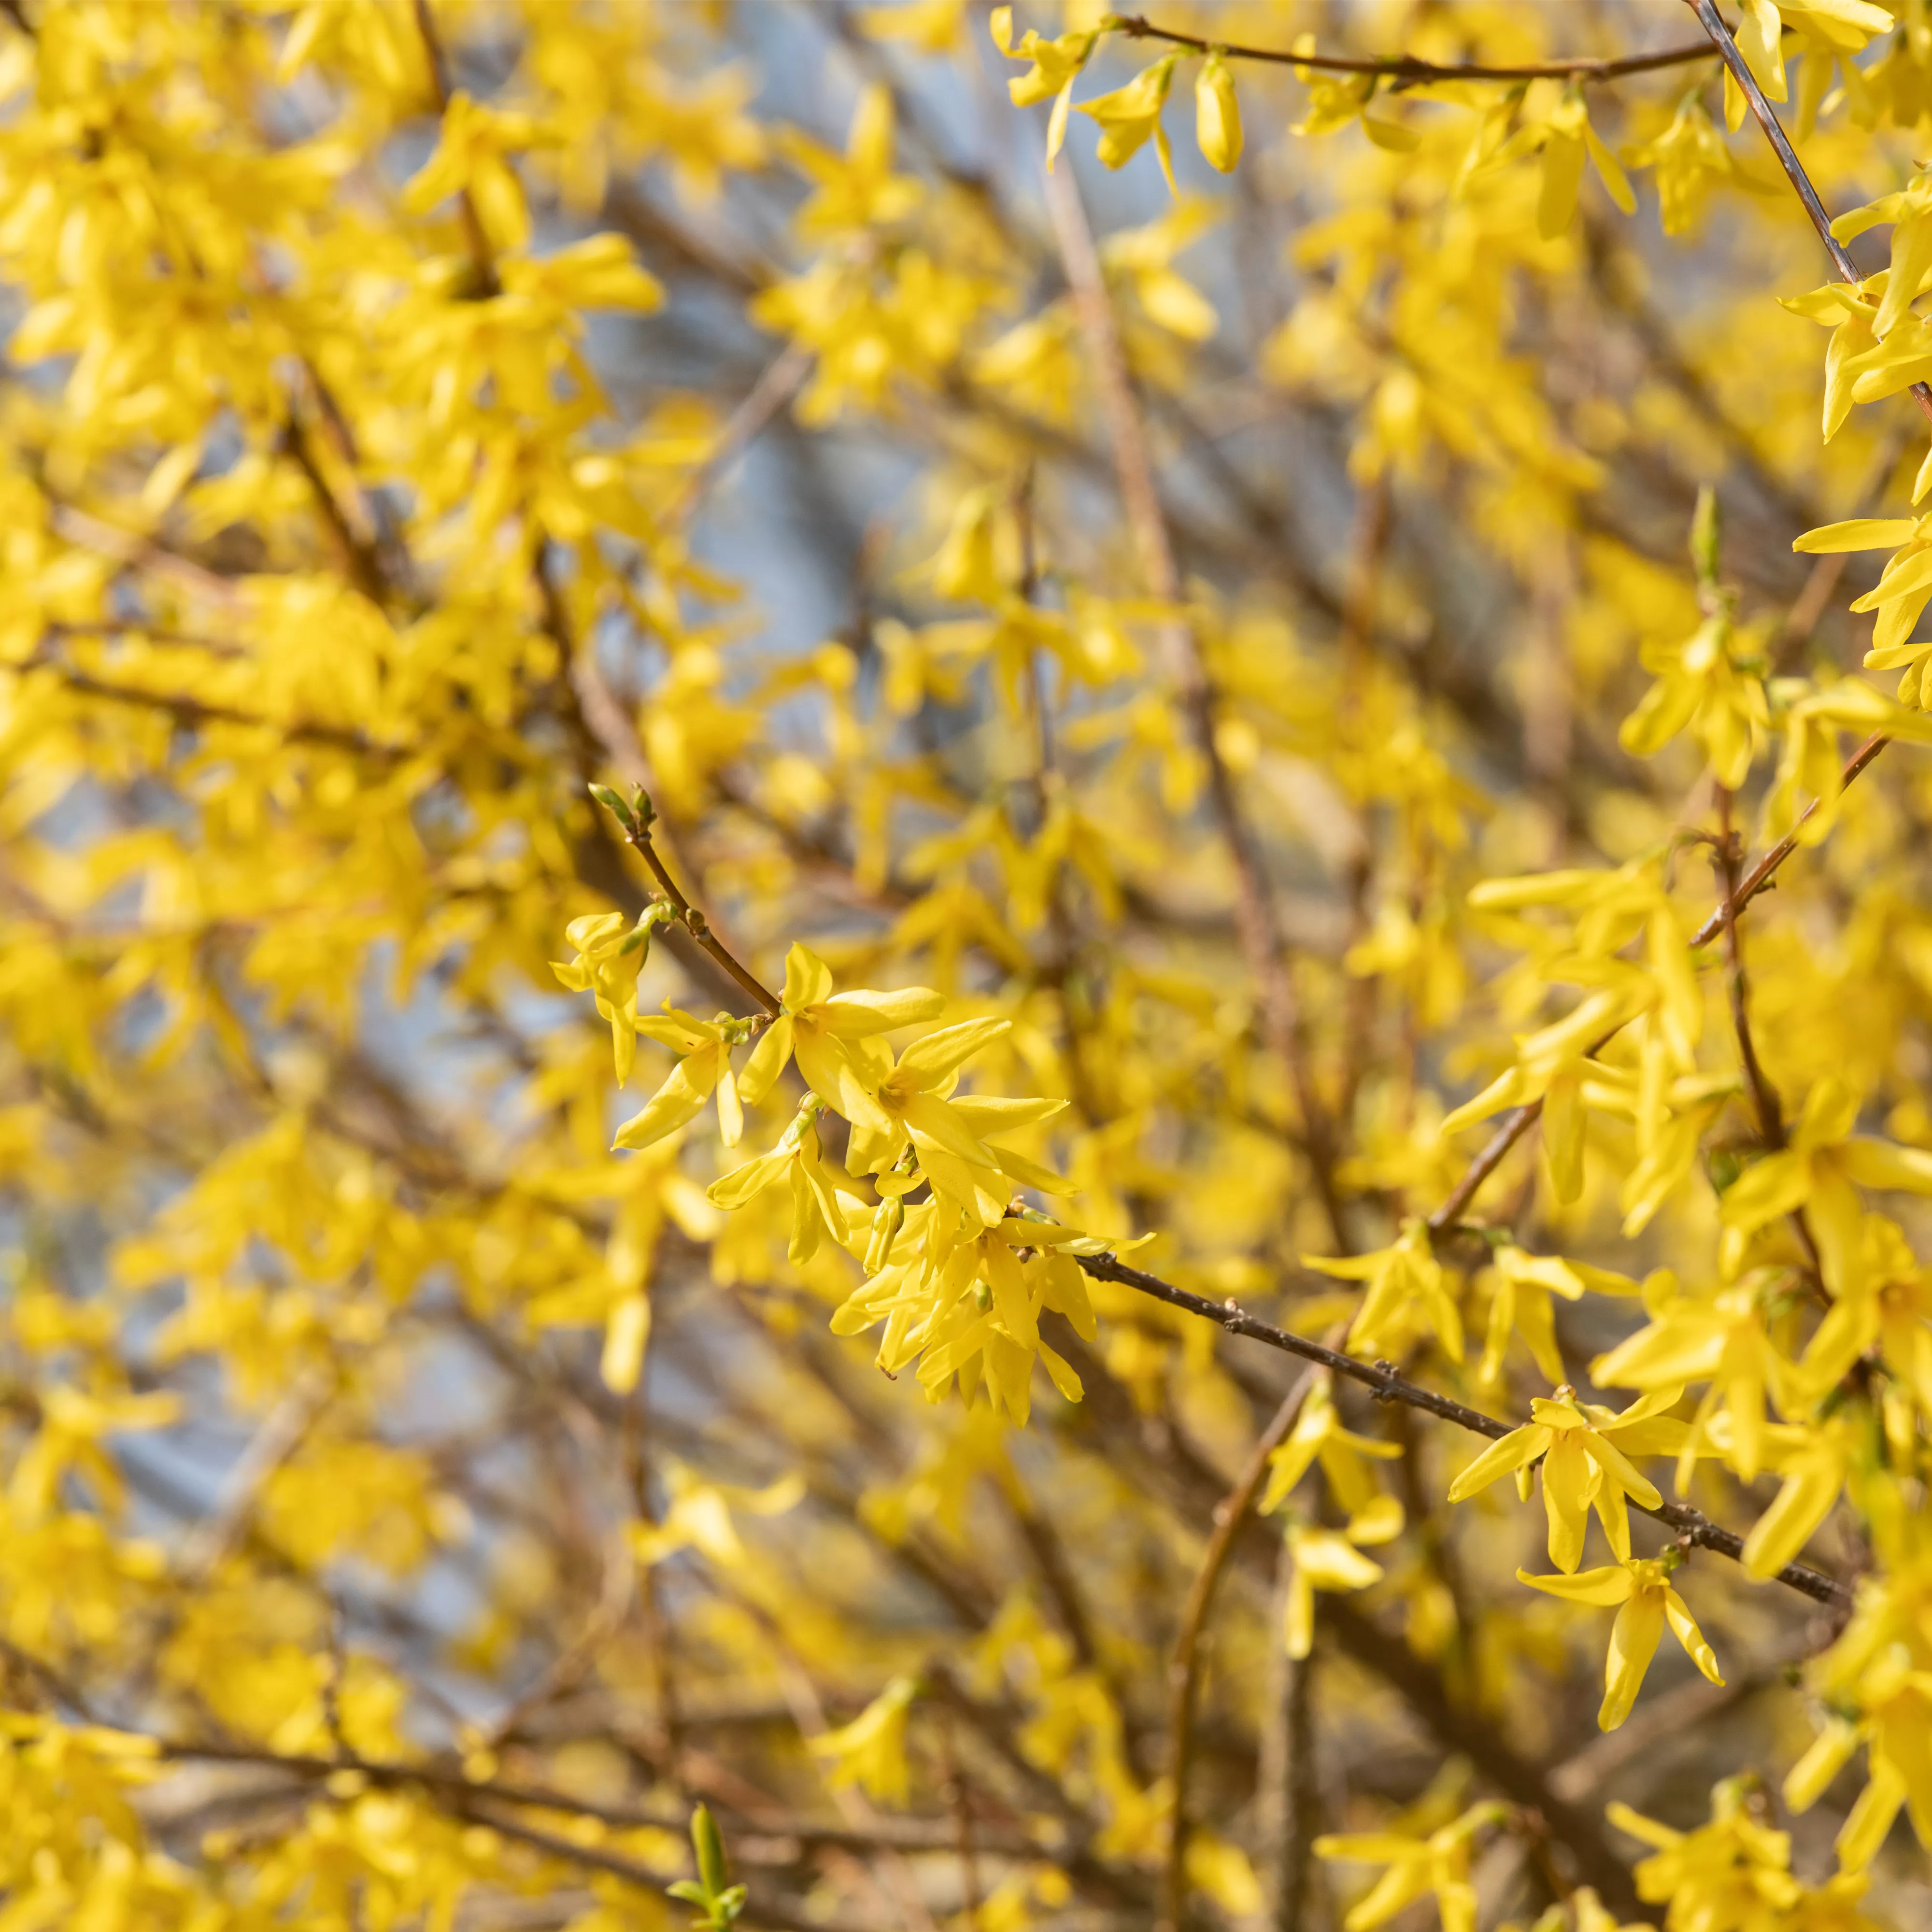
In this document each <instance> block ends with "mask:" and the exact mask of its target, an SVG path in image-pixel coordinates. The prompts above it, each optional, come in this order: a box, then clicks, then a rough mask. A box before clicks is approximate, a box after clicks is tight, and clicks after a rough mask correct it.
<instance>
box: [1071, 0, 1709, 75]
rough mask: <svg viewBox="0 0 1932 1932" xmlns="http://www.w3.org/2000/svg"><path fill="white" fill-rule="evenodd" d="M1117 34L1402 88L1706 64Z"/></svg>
mask: <svg viewBox="0 0 1932 1932" xmlns="http://www.w3.org/2000/svg"><path fill="white" fill-rule="evenodd" d="M1109 25H1110V26H1112V28H1113V29H1114V30H1115V32H1117V33H1121V34H1125V35H1126V36H1127V37H1128V38H1129V39H1130V40H1165V41H1166V42H1167V43H1168V44H1169V46H1177V47H1191V48H1193V49H1194V50H1195V51H1196V52H1197V53H1204V54H1205V53H1206V52H1208V51H1210V49H1212V50H1213V51H1214V52H1217V53H1219V54H1220V55H1223V57H1224V58H1227V59H1229V60H1250V61H1267V62H1271V63H1272V64H1273V65H1276V66H1277V67H1309V68H1318V69H1319V70H1320V71H1322V72H1324V73H1328V74H1385V75H1386V76H1387V77H1388V78H1389V79H1390V80H1394V81H1397V82H1398V83H1400V84H1401V85H1403V86H1406V87H1412V86H1418V85H1426V84H1427V83H1429V82H1431V81H1439V80H1440V81H1451V80H1546V79H1547V80H1575V81H1581V82H1583V83H1591V82H1595V81H1604V80H1618V79H1619V78H1621V77H1622V76H1623V75H1625V74H1652V73H1655V71H1657V70H1658V69H1659V68H1668V67H1686V66H1688V65H1690V64H1691V62H1694V61H1700V60H1709V58H1710V57H1711V55H1710V49H1709V48H1708V47H1706V46H1703V45H1702V44H1699V45H1697V46H1682V47H1666V48H1664V49H1662V51H1661V52H1658V53H1654V54H1622V55H1618V56H1616V58H1604V59H1593V58H1590V57H1589V56H1587V55H1585V56H1581V57H1580V58H1576V59H1573V60H1560V61H1544V62H1540V63H1535V64H1532V65H1524V66H1519V67H1496V66H1490V65H1485V64H1484V63H1483V62H1474V61H1472V62H1460V61H1458V62H1448V63H1445V62H1438V61H1427V60H1421V59H1419V58H1417V57H1416V56H1415V55H1413V54H1383V55H1372V56H1368V57H1361V56H1356V55H1348V54H1316V53H1307V54H1300V53H1295V52H1292V50H1290V49H1286V48H1282V47H1250V46H1241V44H1239V43H1235V42H1229V41H1226V40H1202V38H1201V37H1199V35H1197V34H1181V33H1176V32H1175V31H1173V30H1172V28H1167V27H1157V26H1155V25H1154V23H1152V22H1151V20H1147V19H1146V18H1145V17H1143V16H1142V15H1141V14H1139V13H1117V14H1115V15H1114V16H1113V17H1112V20H1110V21H1109Z"/></svg>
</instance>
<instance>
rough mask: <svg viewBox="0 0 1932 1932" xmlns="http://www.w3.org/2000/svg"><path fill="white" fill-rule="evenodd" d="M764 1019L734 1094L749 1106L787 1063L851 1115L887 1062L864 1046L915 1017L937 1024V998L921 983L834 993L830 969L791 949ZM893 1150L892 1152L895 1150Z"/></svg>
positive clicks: (940, 1006) (940, 1007) (940, 1001)
mask: <svg viewBox="0 0 1932 1932" xmlns="http://www.w3.org/2000/svg"><path fill="white" fill-rule="evenodd" d="M945 1007H946V1001H945V999H944V997H943V996H942V995H940V994H938V993H935V992H932V990H931V989H929V988H927V987H925V986H907V987H903V988H901V989H900V990H899V991H898V992H894V993H863V992H860V993H835V992H832V969H831V968H830V967H829V966H828V965H826V963H825V962H824V961H823V960H822V959H820V958H819V956H817V954H816V953H814V952H812V951H811V950H809V948H808V947H803V946H796V945H795V946H793V947H792V949H791V950H790V952H789V953H787V955H786V956H785V978H784V993H783V995H781V1006H780V1008H779V1011H778V1017H777V1019H775V1020H773V1021H772V1023H771V1025H769V1026H768V1027H767V1028H766V1029H765V1031H764V1033H763V1035H762V1036H761V1037H760V1039H759V1040H758V1043H757V1046H754V1047H753V1048H752V1049H751V1053H750V1055H749V1056H748V1058H747V1059H746V1061H745V1071H744V1073H743V1075H742V1076H741V1078H740V1079H739V1091H741V1092H742V1094H743V1095H744V1097H745V1099H746V1100H748V1102H750V1103H751V1105H752V1106H757V1104H758V1103H760V1101H761V1100H763V1099H764V1097H765V1096H766V1094H769V1092H770V1091H771V1090H772V1085H773V1084H774V1083H775V1082H776V1080H777V1079H778V1076H779V1075H780V1074H781V1073H783V1072H784V1068H785V1063H786V1061H788V1060H796V1061H797V1062H798V1070H799V1073H800V1074H802V1076H804V1079H805V1085H807V1086H808V1087H809V1088H811V1091H813V1092H814V1094H817V1096H818V1097H819V1098H820V1100H823V1102H824V1103H825V1104H826V1106H828V1107H829V1108H831V1109H832V1110H833V1112H835V1113H839V1114H842V1115H845V1117H846V1118H847V1119H850V1118H853V1114H852V1109H853V1108H854V1107H857V1108H861V1109H863V1108H864V1107H865V1095H866V1094H867V1092H868V1090H869V1089H870V1088H871V1087H872V1086H873V1085H875V1084H876V1082H877V1079H878V1078H879V1077H880V1075H881V1074H882V1073H883V1070H884V1069H885V1067H886V1066H888V1065H889V1060H887V1059H886V1058H883V1049H875V1048H873V1047H871V1046H868V1045H867V1044H865V1043H868V1042H870V1041H871V1040H875V1039H876V1038H877V1037H878V1036H879V1035H880V1034H886V1033H892V1032H894V1031H896V1030H897V1029H898V1028H900V1027H903V1026H913V1025H916V1024H917V1023H918V1022H920V1021H921V1020H930V1019H938V1017H939V1016H940V1014H941V1013H943V1012H944V1010H945ZM895 1151H896V1150H895Z"/></svg>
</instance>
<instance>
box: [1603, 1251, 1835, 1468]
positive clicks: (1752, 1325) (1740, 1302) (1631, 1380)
mask: <svg viewBox="0 0 1932 1932" xmlns="http://www.w3.org/2000/svg"><path fill="white" fill-rule="evenodd" d="M1766 1286H1767V1285H1766V1283H1765V1282H1764V1281H1763V1280H1761V1279H1759V1278H1757V1277H1750V1278H1747V1279H1746V1280H1744V1281H1742V1282H1740V1283H1736V1284H1735V1285H1734V1286H1727V1287H1724V1288H1721V1289H1718V1290H1717V1291H1716V1292H1714V1293H1712V1294H1710V1295H1682V1294H1678V1293H1675V1292H1670V1293H1667V1294H1666V1295H1664V1296H1662V1297H1661V1298H1660V1299H1659V1300H1658V1303H1657V1304H1656V1305H1655V1307H1653V1308H1652V1310H1651V1319H1650V1321H1649V1323H1648V1324H1647V1325H1646V1326H1645V1327H1643V1328H1640V1329H1639V1330H1638V1331H1637V1333H1636V1334H1634V1335H1632V1336H1631V1337H1629V1338H1628V1340H1625V1341H1623V1342H1621V1343H1619V1344H1618V1345H1617V1346H1616V1348H1614V1349H1610V1351H1609V1352H1607V1354H1604V1355H1599V1356H1598V1358H1597V1359H1596V1360H1595V1361H1593V1362H1592V1364H1590V1379H1591V1380H1592V1382H1595V1383H1596V1384H1597V1385H1598V1387H1600V1388H1634V1389H1643V1390H1646V1391H1649V1393H1651V1394H1662V1393H1663V1392H1664V1391H1670V1393H1671V1394H1672V1397H1673V1400H1675V1398H1676V1394H1678V1393H1679V1392H1681V1391H1682V1390H1683V1389H1684V1388H1685V1386H1686V1385H1688V1384H1689V1383H1691V1382H1709V1385H1710V1386H1709V1388H1707V1389H1706V1391H1705V1392H1704V1394H1703V1397H1702V1399H1701V1400H1700V1401H1699V1403H1698V1405H1697V1410H1696V1412H1694V1415H1692V1417H1691V1424H1690V1429H1689V1432H1688V1434H1687V1436H1685V1439H1684V1442H1683V1444H1682V1447H1681V1448H1680V1449H1679V1452H1678V1454H1679V1461H1678V1469H1677V1486H1678V1487H1679V1490H1682V1488H1683V1487H1684V1486H1685V1484H1686V1483H1687V1482H1688V1480H1689V1476H1690V1471H1691V1466H1692V1464H1693V1463H1694V1461H1695V1460H1696V1458H1697V1456H1698V1455H1699V1454H1701V1453H1703V1449H1702V1445H1703V1443H1704V1442H1705V1441H1706V1439H1707V1435H1708V1431H1709V1426H1710V1423H1711V1420H1712V1417H1713V1416H1714V1415H1715V1414H1716V1413H1717V1412H1718V1406H1719V1404H1720V1403H1722V1404H1723V1405H1724V1409H1725V1412H1726V1414H1727V1417H1728V1419H1729V1425H1730V1433H1729V1434H1728V1436H1727V1439H1726V1442H1725V1450H1726V1458H1727V1461H1728V1462H1729V1463H1730V1466H1731V1467H1732V1468H1733V1469H1735V1470H1736V1472H1737V1473H1738V1475H1739V1476H1740V1477H1742V1478H1743V1479H1744V1481H1746V1482H1750V1481H1753V1480H1754V1478H1756V1476H1757V1472H1758V1471H1759V1470H1760V1469H1761V1468H1762V1467H1763V1463H1764V1456H1765V1444H1766V1433H1765V1431H1766V1421H1765V1410H1764V1405H1765V1400H1766V1397H1767V1395H1769V1397H1770V1399H1771V1400H1772V1401H1773V1402H1775V1403H1776V1404H1777V1405H1778V1408H1779V1409H1781V1410H1784V1411H1786V1412H1789V1411H1790V1409H1792V1407H1793V1406H1794V1405H1795V1403H1796V1402H1797V1401H1798V1400H1799V1396H1798V1394H1797V1392H1796V1391H1797V1388H1798V1385H1797V1380H1796V1369H1795V1367H1793V1364H1792V1363H1791V1362H1790V1361H1789V1360H1788V1359H1787V1358H1786V1357H1785V1356H1784V1355H1782V1354H1781V1353H1780V1352H1779V1351H1778V1349H1777V1347H1776V1346H1775V1345H1774V1343H1772V1338H1771V1334H1770V1331H1769V1328H1768V1327H1767V1325H1766V1313H1765V1298H1766Z"/></svg>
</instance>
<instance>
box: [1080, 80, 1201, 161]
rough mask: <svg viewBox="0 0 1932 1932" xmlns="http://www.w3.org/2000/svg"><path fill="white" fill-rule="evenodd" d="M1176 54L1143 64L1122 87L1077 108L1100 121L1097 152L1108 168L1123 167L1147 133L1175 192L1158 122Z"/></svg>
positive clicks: (1163, 133)
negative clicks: (1146, 66) (1152, 62)
mask: <svg viewBox="0 0 1932 1932" xmlns="http://www.w3.org/2000/svg"><path fill="white" fill-rule="evenodd" d="M1179 58H1181V56H1180V55H1178V54H1169V55H1167V56H1166V58H1164V59H1162V60H1157V61H1156V62H1154V65H1153V66H1152V67H1150V68H1142V70H1141V71H1140V72H1139V74H1136V75H1135V77H1133V80H1130V81H1129V82H1128V83H1127V86H1125V87H1117V88H1116V89H1115V90H1114V91H1113V92H1112V94H1103V95H1100V96H1099V97H1098V98H1097V99H1095V100H1092V101H1082V102H1081V104H1080V111H1081V113H1083V114H1089V115H1092V116H1093V118H1094V119H1095V120H1096V121H1098V122H1099V123H1100V148H1099V150H1098V151H1099V154H1100V159H1101V160H1102V161H1103V163H1105V164H1106V166H1108V167H1110V168H1124V167H1125V166H1127V163H1128V162H1130V160H1133V157H1135V155H1136V154H1139V152H1140V151H1141V149H1142V148H1143V147H1145V145H1147V142H1148V137H1149V136H1152V138H1153V140H1154V151H1155V152H1156V153H1157V154H1159V155H1160V168H1161V172H1162V173H1163V174H1164V175H1166V177H1167V185H1168V187H1169V190H1170V191H1171V192H1172V193H1175V194H1177V195H1178V193H1180V191H1181V190H1179V189H1178V188H1177V187H1175V185H1174V156H1173V153H1172V150H1171V149H1170V148H1169V146H1168V144H1167V130H1166V129H1165V128H1164V127H1162V125H1161V124H1160V112H1161V110H1162V108H1163V107H1165V106H1166V104H1167V90H1168V87H1169V84H1170V83H1172V80H1173V79H1174V64H1175V62H1176V61H1177V60H1178V59H1179Z"/></svg>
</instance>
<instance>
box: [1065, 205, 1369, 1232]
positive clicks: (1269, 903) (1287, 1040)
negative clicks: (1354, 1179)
mask: <svg viewBox="0 0 1932 1932" xmlns="http://www.w3.org/2000/svg"><path fill="white" fill-rule="evenodd" d="M1046 199H1047V205H1048V208H1049V211H1051V213H1052V217H1053V226H1054V233H1055V236H1056V238H1057V239H1058V243H1059V247H1060V258H1061V265H1062V266H1063V267H1064V269H1065V271H1066V275H1067V286H1068V287H1069V288H1070V290H1072V292H1073V302H1074V308H1075V311H1076V314H1077V315H1078V317H1079V323H1080V328H1081V332H1082V335H1084V336H1085V338H1086V343H1087V350H1088V358H1089V361H1090V363H1091V372H1092V374H1093V377H1094V386H1095V389H1096V390H1097V393H1098V395H1099V398H1100V410H1101V413H1102V415H1103V417H1104V418H1105V419H1106V428H1107V436H1108V440H1109V443H1111V444H1112V449H1113V454H1114V468H1115V475H1116V478H1118V484H1119V487H1120V492H1121V505H1122V507H1123V508H1124V509H1125V510H1126V511H1127V524H1128V527H1129V529H1130V532H1131V533H1132V535H1133V542H1134V547H1135V550H1136V552H1137V553H1138V555H1139V563H1140V569H1141V575H1142V579H1143V580H1144V581H1145V584H1146V587H1147V590H1148V595H1150V596H1151V597H1153V598H1155V599H1156V600H1157V601H1159V602H1160V603H1163V604H1169V605H1171V606H1176V607H1178V605H1179V604H1181V598H1182V586H1181V572H1180V570H1179V568H1178V566H1177V565H1176V564H1175V556H1174V547H1173V544H1172V542H1171V541H1170V540H1169V534H1168V529H1167V520H1166V516H1165V514H1163V511H1162V508H1161V503H1160V492H1159V490H1158V489H1157V487H1156V484H1155V482H1154V460H1153V456H1152V453H1151V451H1150V450H1149V449H1148V438H1147V428H1146V425H1145V422H1143V421H1142V416H1141V413H1140V409H1139V404H1137V402H1136V400H1135V396H1134V389H1133V377H1132V376H1131V375H1130V373H1129V371H1128V368H1127V353H1126V351H1125V350H1124V348H1123V347H1122V345H1121V334H1120V329H1119V326H1118V323H1117V322H1116V320H1115V314H1114V307H1113V302H1112V298H1111V296H1109V293H1108V292H1107V284H1106V277H1105V275H1104V274H1103V271H1102V269H1101V266H1100V251H1099V250H1098V249H1097V248H1096V247H1095V245H1094V231H1093V229H1091V226H1089V225H1088V220H1087V213H1086V210H1085V208H1084V207H1083V206H1082V204H1081V200H1080V190H1079V188H1078V187H1076V185H1075V183H1074V179H1073V170H1072V169H1070V168H1062V169H1058V170H1057V171H1056V172H1054V173H1052V174H1051V175H1049V176H1048V177H1047V195H1046ZM1161 638H1162V643H1163V651H1164V652H1165V655H1166V657H1167V659H1168V664H1169V676H1171V677H1172V679H1173V681H1174V685H1175V690H1176V691H1177V692H1178V694H1179V696H1180V699H1181V707H1182V709H1183V710H1184V712H1185V714H1186V715H1187V721H1188V724H1189V727H1190V732H1191V734H1192V736H1193V740H1194V745H1195V748H1196V751H1197V752H1198V753H1199V755H1200V757H1201V760H1202V764H1203V765H1204V766H1205V768H1206V770H1207V773H1208V799H1209V802H1210V805H1211V809H1212V811H1213V813H1214V820H1215V823H1216V826H1217V829H1219V831H1220V835H1221V838H1222V841H1223V844H1225V845H1226V847H1227V850H1228V856H1229V860H1230V861H1231V862H1232V865H1233V866H1234V869H1235V927H1236V930H1237V932H1238V935H1239V936H1240V939H1241V950H1242V953H1243V954H1244V956H1245V957H1246V959H1247V967H1248V971H1249V972H1250V974H1251V975H1252V976H1253V980H1254V982H1255V987H1256V996H1257V998H1258V1001H1259V1005H1260V1008H1261V1021H1262V1037H1263V1038H1264V1039H1265V1040H1266V1041H1267V1043H1268V1049H1269V1051H1270V1052H1271V1053H1273V1054H1274V1055H1277V1057H1278V1058H1280V1061H1281V1063H1282V1064H1283V1067H1284V1068H1285V1069H1286V1071H1287V1073H1288V1076H1289V1079H1290V1081H1291V1082H1292V1085H1293V1086H1294V1088H1295V1100H1296V1103H1297V1105H1298V1107H1299V1109H1300V1110H1301V1118H1302V1125H1303V1132H1304V1136H1305V1137H1306V1142H1307V1158H1308V1165H1309V1169H1310V1175H1311V1176H1312V1178H1313V1181H1314V1183H1315V1187H1316V1193H1318V1194H1319V1196H1320V1197H1321V1200H1322V1208H1323V1211H1324V1212H1325V1214H1326V1215H1327V1217H1328V1223H1329V1226H1330V1229H1331V1232H1332V1233H1333V1234H1334V1238H1335V1241H1336V1244H1337V1246H1338V1247H1343V1248H1346V1247H1349V1246H1350V1242H1349V1235H1348V1227H1347V1217H1346V1214H1345V1212H1344V1211H1343V1206H1342V1199H1341V1193H1340V1188H1339V1187H1338V1186H1337V1182H1336V1179H1335V1151H1334V1136H1333V1131H1332V1130H1331V1126H1330V1124H1329V1121H1328V1109H1326V1108H1325V1106H1323V1105H1322V1099H1321V1096H1320V1095H1319V1093H1318V1092H1317V1091H1316V1085H1315V1079H1314V1072H1313V1067H1312V1065H1311V1064H1310V1053H1309V1047H1308V1040H1307V1031H1306V1028H1305V1027H1304V1023H1303V1018H1302V1015H1301V1010H1300V1003H1299V1002H1298V1000H1297V998H1296V996H1295V982H1294V980H1293V978H1292V975H1291V974H1290V971H1289V961H1288V957H1287V949H1286V944H1285V941H1284V939H1283V933H1282V929H1281V919H1280V911H1279V909H1278V908H1277V906H1276V904H1275V903H1274V896H1273V894H1272V893H1271V891H1270V889H1269V886H1268V877H1267V874H1266V872H1265V870H1264V869H1263V867H1262V856H1261V853H1260V851H1259V849H1258V848H1257V847H1256V843H1255V840H1254V836H1253V832H1251V831H1250V828H1249V826H1248V825H1247V821H1246V820H1244V817H1242V814H1241V806H1240V802H1239V800H1238V799H1237V797H1236V796H1235V784H1234V779H1233V776H1232V774H1231V773H1230V772H1229V769H1228V767H1227V764H1226V760H1223V757H1222V756H1221V752H1220V746H1219V745H1218V744H1217V742H1216V739H1215V732H1214V727H1215V715H1214V713H1215V694H1214V685H1213V684H1212V682H1211V679H1209V677H1208V668H1207V665H1206V663H1205V659H1204V658H1203V655H1202V648H1201V639H1200V637H1199V634H1198V632H1197V631H1196V628H1195V627H1194V625H1193V624H1192V623H1191V622H1189V621H1188V619H1187V617H1186V616H1184V615H1178V614H1177V615H1176V616H1175V617H1173V618H1172V619H1169V620H1168V621H1167V622H1165V623H1163V625H1162V627H1161Z"/></svg>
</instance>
